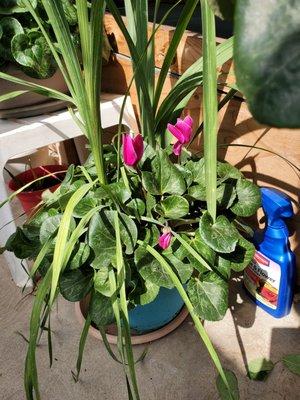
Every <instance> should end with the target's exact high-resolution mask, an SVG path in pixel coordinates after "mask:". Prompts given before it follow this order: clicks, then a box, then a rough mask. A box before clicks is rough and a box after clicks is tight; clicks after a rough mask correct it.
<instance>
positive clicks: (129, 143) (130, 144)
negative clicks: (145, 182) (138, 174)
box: [122, 133, 144, 168]
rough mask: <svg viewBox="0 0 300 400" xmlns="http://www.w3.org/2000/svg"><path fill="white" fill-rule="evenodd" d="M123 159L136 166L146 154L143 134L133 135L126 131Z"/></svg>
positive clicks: (125, 162)
mask: <svg viewBox="0 0 300 400" xmlns="http://www.w3.org/2000/svg"><path fill="white" fill-rule="evenodd" d="M122 142H123V161H124V164H125V165H127V166H129V167H134V168H135V167H136V165H137V164H138V162H139V161H140V159H141V158H142V156H143V154H144V142H143V137H142V135H141V134H138V135H136V136H135V137H132V136H131V135H130V134H129V133H126V134H125V135H123V137H122Z"/></svg>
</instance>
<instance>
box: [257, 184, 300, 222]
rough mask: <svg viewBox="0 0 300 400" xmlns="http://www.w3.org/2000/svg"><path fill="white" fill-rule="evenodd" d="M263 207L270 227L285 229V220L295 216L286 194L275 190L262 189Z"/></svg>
mask: <svg viewBox="0 0 300 400" xmlns="http://www.w3.org/2000/svg"><path fill="white" fill-rule="evenodd" d="M261 195H262V207H263V209H264V212H265V214H266V216H267V220H268V221H267V223H268V226H269V227H273V228H281V227H285V223H284V221H283V218H291V217H292V216H293V215H294V212H293V207H292V202H291V199H290V198H289V196H287V195H286V194H285V193H283V192H281V191H279V190H277V189H273V188H261Z"/></svg>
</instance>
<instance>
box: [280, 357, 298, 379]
mask: <svg viewBox="0 0 300 400" xmlns="http://www.w3.org/2000/svg"><path fill="white" fill-rule="evenodd" d="M282 361H283V364H284V365H285V366H286V367H287V368H288V369H289V370H290V371H291V372H293V373H294V374H297V375H300V354H290V355H288V356H284V357H283V359H282Z"/></svg>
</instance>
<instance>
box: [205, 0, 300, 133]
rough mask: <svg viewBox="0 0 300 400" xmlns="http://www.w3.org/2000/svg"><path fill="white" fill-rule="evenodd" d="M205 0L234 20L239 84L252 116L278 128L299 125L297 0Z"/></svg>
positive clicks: (299, 21) (299, 12)
mask: <svg viewBox="0 0 300 400" xmlns="http://www.w3.org/2000/svg"><path fill="white" fill-rule="evenodd" d="M209 2H210V3H211V4H212V6H213V8H214V10H215V12H216V14H217V15H218V16H219V17H222V18H224V19H229V20H230V19H233V20H234V37H235V40H234V43H235V44H234V63H235V74H236V77H237V85H238V88H239V89H240V90H241V92H242V93H243V94H244V95H245V97H246V99H247V101H248V104H249V108H250V111H251V113H252V114H253V116H254V118H255V119H257V120H258V121H259V122H261V123H263V124H267V125H271V126H277V127H279V128H282V127H287V128H298V127H299V126H300V116H299V112H298V104H299V100H300V91H299V86H300V74H299V68H298V66H299V59H300V55H299V46H300V45H299V43H300V41H299V37H300V4H299V2H297V1H296V2H295V1H293V0H279V1H276V3H274V2H273V1H272V0H265V1H260V2H257V1H255V0H234V1H233V0H231V1H224V0H210V1H209ZM274 38H275V39H274Z"/></svg>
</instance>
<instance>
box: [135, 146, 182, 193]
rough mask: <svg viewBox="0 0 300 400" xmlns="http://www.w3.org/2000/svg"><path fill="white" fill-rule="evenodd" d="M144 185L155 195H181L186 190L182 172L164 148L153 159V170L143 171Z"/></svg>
mask: <svg viewBox="0 0 300 400" xmlns="http://www.w3.org/2000/svg"><path fill="white" fill-rule="evenodd" d="M142 179H143V186H144V187H145V189H146V190H147V191H148V192H149V193H150V194H154V195H162V194H165V193H169V194H177V195H181V194H183V193H184V192H185V190H186V185H185V180H184V177H183V175H182V174H181V172H180V171H179V170H178V169H177V168H176V166H175V165H174V164H173V163H172V162H171V161H170V159H169V156H168V154H167V153H166V151H164V150H159V152H158V154H157V156H156V157H155V159H154V160H153V161H152V172H147V171H144V172H142Z"/></svg>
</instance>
